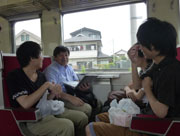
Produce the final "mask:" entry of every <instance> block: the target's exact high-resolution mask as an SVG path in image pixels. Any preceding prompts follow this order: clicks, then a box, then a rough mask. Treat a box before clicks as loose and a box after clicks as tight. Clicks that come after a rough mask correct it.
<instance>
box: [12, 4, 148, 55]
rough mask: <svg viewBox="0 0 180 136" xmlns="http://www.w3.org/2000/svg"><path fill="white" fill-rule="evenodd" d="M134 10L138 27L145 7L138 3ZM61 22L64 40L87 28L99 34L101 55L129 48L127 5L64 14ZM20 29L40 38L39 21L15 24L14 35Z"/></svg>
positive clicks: (128, 11)
mask: <svg viewBox="0 0 180 136" xmlns="http://www.w3.org/2000/svg"><path fill="white" fill-rule="evenodd" d="M136 9H137V10H136V15H137V17H138V18H139V19H137V24H138V26H139V25H140V24H141V23H142V22H143V21H144V20H145V19H146V6H145V4H144V3H139V4H136ZM63 20H64V22H63V24H64V39H68V38H70V33H71V32H73V31H76V30H78V29H81V28H83V27H87V28H90V29H95V30H98V31H100V32H101V36H102V44H103V48H102V51H103V53H106V54H108V55H111V54H113V52H117V51H119V50H120V49H123V50H126V51H127V50H128V49H129V48H130V46H131V40H130V35H131V33H130V6H129V5H123V6H116V7H112V8H105V9H98V10H90V11H85V12H77V13H71V14H66V15H64V17H63ZM22 29H25V30H28V31H30V32H32V33H34V34H36V35H38V36H39V37H41V34H40V19H36V20H31V21H23V22H19V23H16V25H15V33H16V34H17V33H19V32H20V31H21V30H22Z"/></svg>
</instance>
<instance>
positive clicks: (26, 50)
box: [16, 41, 41, 68]
mask: <svg viewBox="0 0 180 136" xmlns="http://www.w3.org/2000/svg"><path fill="white" fill-rule="evenodd" d="M40 53H41V47H40V45H39V44H37V43H35V42H32V41H27V42H24V43H23V44H21V45H20V46H19V48H18V49H17V51H16V56H17V59H18V62H19V64H20V66H21V67H22V68H23V67H26V66H27V65H28V64H29V62H30V60H31V58H32V59H34V58H38V57H39V55H40Z"/></svg>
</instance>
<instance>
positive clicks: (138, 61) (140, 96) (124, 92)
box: [102, 43, 152, 112]
mask: <svg viewBox="0 0 180 136" xmlns="http://www.w3.org/2000/svg"><path fill="white" fill-rule="evenodd" d="M128 56H129V58H130V60H131V67H132V83H130V84H129V85H127V86H125V87H124V89H121V90H120V91H112V92H110V94H109V96H108V100H107V101H106V102H105V104H104V107H103V109H102V111H103V112H107V111H108V110H109V108H110V103H111V101H112V100H113V99H116V100H117V101H119V100H121V99H122V98H131V99H132V100H133V101H134V102H135V103H136V104H137V105H138V106H139V107H140V108H144V107H145V106H146V104H147V98H146V97H145V93H144V89H143V88H142V80H141V78H140V77H141V76H143V74H144V73H146V71H147V70H149V69H150V67H151V66H152V60H151V59H146V58H145V57H144V55H143V53H142V51H141V50H140V49H139V44H138V43H137V44H135V45H134V46H132V47H131V48H130V49H129V51H128ZM138 67H139V68H141V70H140V72H139V73H138Z"/></svg>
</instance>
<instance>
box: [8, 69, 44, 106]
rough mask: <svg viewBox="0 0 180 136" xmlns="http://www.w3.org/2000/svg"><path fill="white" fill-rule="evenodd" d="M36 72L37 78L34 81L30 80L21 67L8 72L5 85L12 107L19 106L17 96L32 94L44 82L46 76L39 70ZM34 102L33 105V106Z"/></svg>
mask: <svg viewBox="0 0 180 136" xmlns="http://www.w3.org/2000/svg"><path fill="white" fill-rule="evenodd" d="M37 74H38V78H37V80H36V81H35V82H33V81H31V80H30V79H29V78H28V77H27V76H26V74H25V73H24V71H23V70H22V69H16V70H14V71H12V72H10V73H9V74H8V77H7V85H8V90H9V94H10V96H9V97H10V103H11V106H12V107H15V108H17V107H20V105H19V103H18V102H17V101H16V99H17V98H18V97H20V96H22V95H30V94H32V93H33V92H35V91H36V90H37V89H38V88H39V87H40V86H41V85H43V84H44V83H45V82H46V78H45V76H44V75H43V74H42V73H41V72H39V71H37ZM37 103H38V102H37ZM37 103H36V104H37ZM36 104H35V105H34V106H33V107H35V106H36Z"/></svg>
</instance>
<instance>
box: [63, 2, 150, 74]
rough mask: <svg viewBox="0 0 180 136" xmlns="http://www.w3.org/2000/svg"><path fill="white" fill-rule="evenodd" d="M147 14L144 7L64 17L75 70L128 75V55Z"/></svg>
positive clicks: (66, 39) (67, 40)
mask: <svg viewBox="0 0 180 136" xmlns="http://www.w3.org/2000/svg"><path fill="white" fill-rule="evenodd" d="M146 14H147V12H146V4H145V3H137V4H129V5H121V6H115V7H110V8H102V9H97V10H89V11H82V12H76V13H69V14H65V15H64V16H63V21H64V22H63V24H64V45H65V46H67V47H68V48H69V49H70V51H71V54H70V59H69V62H70V63H71V64H72V66H73V68H74V69H76V70H79V71H82V70H84V69H85V70H88V69H92V70H93V69H106V70H107V69H109V70H114V69H119V70H121V69H122V70H123V71H124V70H127V71H129V70H130V68H131V64H130V60H129V59H128V56H127V51H128V49H129V48H130V47H131V46H132V45H133V44H134V43H136V32H137V29H138V27H139V25H140V24H141V23H142V22H143V21H144V20H145V19H146V18H147V15H146ZM72 22H73V23H72Z"/></svg>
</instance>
